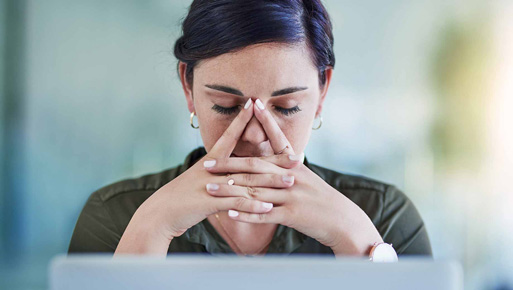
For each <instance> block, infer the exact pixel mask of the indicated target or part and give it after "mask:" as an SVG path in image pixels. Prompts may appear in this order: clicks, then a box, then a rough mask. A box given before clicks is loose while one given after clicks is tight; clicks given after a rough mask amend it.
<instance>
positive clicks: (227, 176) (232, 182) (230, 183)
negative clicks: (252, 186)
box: [226, 173, 235, 185]
mask: <svg viewBox="0 0 513 290" xmlns="http://www.w3.org/2000/svg"><path fill="white" fill-rule="evenodd" d="M226 178H230V174H229V173H228V174H226ZM234 183H235V180H233V178H230V179H228V184H229V185H233V184H234Z"/></svg>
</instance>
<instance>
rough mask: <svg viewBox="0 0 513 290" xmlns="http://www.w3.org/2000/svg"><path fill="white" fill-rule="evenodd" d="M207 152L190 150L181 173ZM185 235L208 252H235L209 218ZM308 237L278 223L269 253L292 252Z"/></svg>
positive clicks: (202, 148) (199, 148) (306, 161)
mask: <svg viewBox="0 0 513 290" xmlns="http://www.w3.org/2000/svg"><path fill="white" fill-rule="evenodd" d="M206 154H207V152H206V150H205V147H203V146H202V147H198V148H196V149H194V150H193V151H192V152H190V153H189V154H188V155H187V157H186V158H185V161H184V163H183V164H182V165H181V167H180V170H179V174H182V173H183V172H185V171H186V170H187V169H189V168H190V167H191V166H193V165H194V164H195V163H196V162H197V161H198V160H199V159H201V158H202V157H203V156H205V155H206ZM303 164H305V166H307V167H309V168H310V164H309V163H308V160H307V159H306V157H305V160H304V162H303ZM183 236H184V237H185V238H186V239H187V240H188V241H189V242H192V243H197V244H201V245H203V246H205V248H206V250H207V252H209V253H211V254H217V253H231V254H233V253H234V252H233V250H232V249H231V248H230V246H229V245H228V244H227V243H226V241H225V240H224V239H223V238H222V237H221V236H220V235H219V233H218V232H217V231H216V229H215V228H214V227H213V226H212V224H210V222H209V221H208V220H207V219H204V220H202V221H201V222H199V223H198V224H196V225H194V226H192V227H191V228H189V229H188V230H187V231H186V232H185V233H184V234H183ZM307 238H308V236H306V235H305V234H303V233H301V232H299V231H297V230H295V229H294V228H290V227H287V226H284V225H282V224H278V227H277V229H276V232H275V233H274V236H273V238H272V240H271V244H270V245H269V249H268V250H267V253H268V254H278V253H281V254H290V253H292V252H293V251H294V250H296V249H297V248H299V247H300V246H301V245H302V244H303V243H304V241H305V240H306V239H307Z"/></svg>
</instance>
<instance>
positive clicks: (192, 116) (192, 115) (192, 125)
mask: <svg viewBox="0 0 513 290" xmlns="http://www.w3.org/2000/svg"><path fill="white" fill-rule="evenodd" d="M193 118H194V112H192V113H191V127H192V128H194V129H198V128H199V125H198V126H194V122H193Z"/></svg>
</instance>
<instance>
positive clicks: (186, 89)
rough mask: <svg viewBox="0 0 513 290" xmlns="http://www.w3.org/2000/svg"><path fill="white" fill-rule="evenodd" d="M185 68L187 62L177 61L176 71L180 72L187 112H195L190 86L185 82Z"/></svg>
mask: <svg viewBox="0 0 513 290" xmlns="http://www.w3.org/2000/svg"><path fill="white" fill-rule="evenodd" d="M186 69H187V64H186V63H184V62H181V61H179V64H178V71H179V73H180V81H181V82H182V88H183V92H184V94H185V100H186V101H187V107H188V108H189V112H190V113H192V112H195V110H194V99H193V96H192V88H191V87H190V86H189V84H188V83H187V80H186V78H185V72H186Z"/></svg>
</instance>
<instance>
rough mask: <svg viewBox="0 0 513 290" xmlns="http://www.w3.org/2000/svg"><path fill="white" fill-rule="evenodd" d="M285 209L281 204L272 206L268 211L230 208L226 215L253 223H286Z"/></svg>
mask: <svg viewBox="0 0 513 290" xmlns="http://www.w3.org/2000/svg"><path fill="white" fill-rule="evenodd" d="M285 211H286V209H285V208H284V207H282V206H278V207H275V208H273V209H272V210H271V211H270V212H268V213H249V212H242V211H235V210H230V211H229V212H228V216H229V217H230V218H231V219H233V220H236V221H240V222H245V223H254V224H271V223H272V224H283V225H287V223H286V218H287V215H286V213H285Z"/></svg>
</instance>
